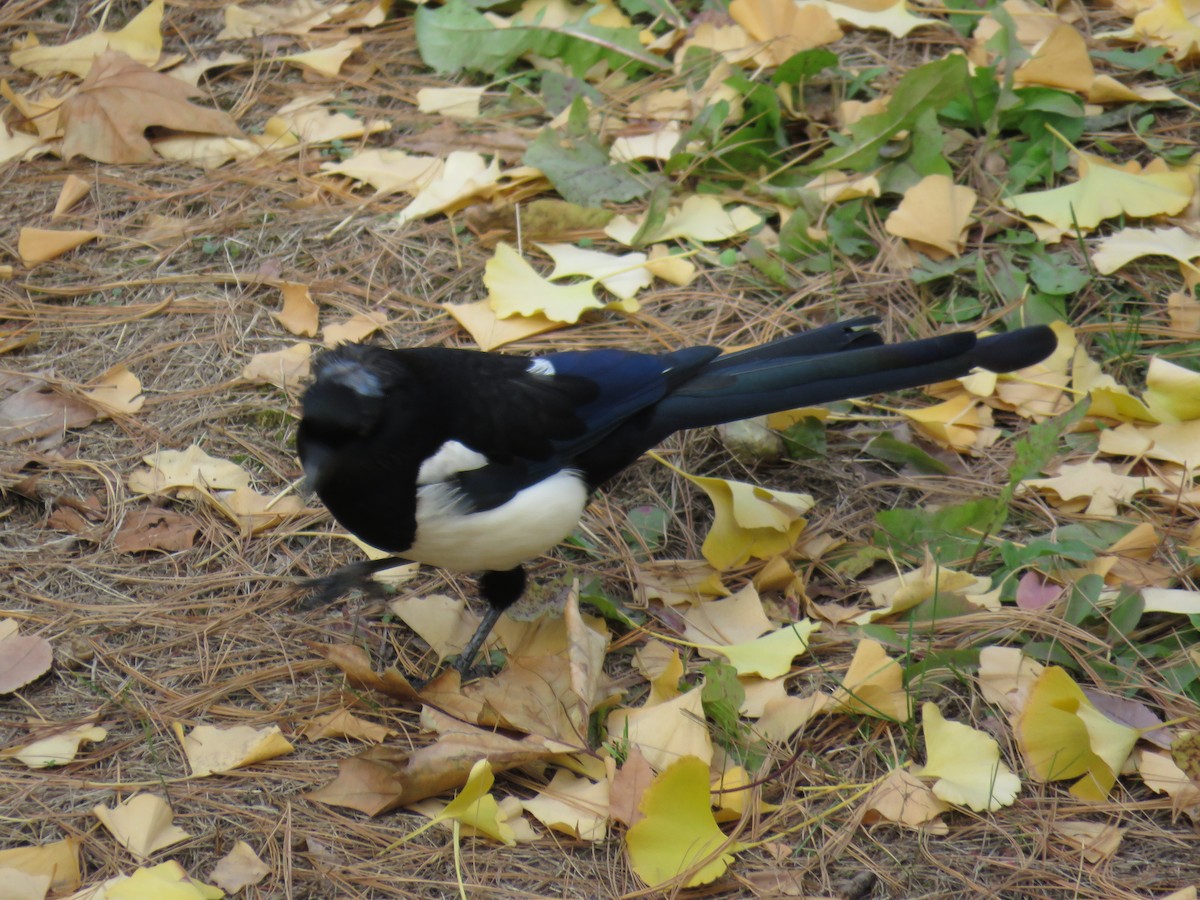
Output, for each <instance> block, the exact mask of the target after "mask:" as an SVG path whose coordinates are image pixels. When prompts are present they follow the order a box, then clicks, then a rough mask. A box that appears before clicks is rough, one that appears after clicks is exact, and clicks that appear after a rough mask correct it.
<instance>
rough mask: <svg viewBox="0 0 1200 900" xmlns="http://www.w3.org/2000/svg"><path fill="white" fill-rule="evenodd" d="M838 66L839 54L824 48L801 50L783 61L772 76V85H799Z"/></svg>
mask: <svg viewBox="0 0 1200 900" xmlns="http://www.w3.org/2000/svg"><path fill="white" fill-rule="evenodd" d="M837 64H838V57H837V54H836V53H834V52H833V51H831V50H826V49H825V48H824V47H816V48H814V49H812V50H801V51H800V52H799V53H797V54H796V55H794V56H789V57H788V58H787V59H785V60H784V61H783V63H782V64H781V65H780V66H779V67H778V68H777V69H776V70H775V74H774V75H772V76H771V83H772V84H790V85H797V84H800V82H802V81H807V80H808V79H809V78H812V77H813V76H814V75H816V74H818V73H820V72H823V71H825V70H826V69H831V68H833V67H834V66H836V65H837Z"/></svg>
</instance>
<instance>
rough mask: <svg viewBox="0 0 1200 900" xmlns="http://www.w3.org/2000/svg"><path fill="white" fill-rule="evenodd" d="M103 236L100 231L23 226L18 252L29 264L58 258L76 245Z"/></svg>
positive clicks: (34, 264)
mask: <svg viewBox="0 0 1200 900" xmlns="http://www.w3.org/2000/svg"><path fill="white" fill-rule="evenodd" d="M99 237H103V235H102V234H101V233H100V232H98V231H55V230H52V229H49V228H22V229H21V233H20V236H19V237H18V238H17V253H18V254H20V256H21V262H23V263H24V264H25V265H27V266H36V265H37V264H38V263H43V262H48V261H49V260H52V259H57V258H58V257H60V256H62V255H63V254H64V253H69V252H70V251H72V250H74V249H75V248H76V247H79V246H82V245H83V244H86V243H87V242H88V241H94V240H96V238H99Z"/></svg>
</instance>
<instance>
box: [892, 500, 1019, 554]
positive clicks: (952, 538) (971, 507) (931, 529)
mask: <svg viewBox="0 0 1200 900" xmlns="http://www.w3.org/2000/svg"><path fill="white" fill-rule="evenodd" d="M1002 509H1003V508H1002V507H1001V505H1000V502H999V501H998V500H995V499H992V498H986V499H982V500H969V501H967V502H966V503H960V504H957V505H956V506H947V507H943V508H942V509H939V510H937V511H936V512H929V511H927V510H923V509H888V510H883V511H881V512H878V513H876V514H875V523H876V524H877V525H878V526H879V529H878V530H877V531H876V532H875V536H874V538H873V542H874V543H875V545H876V546H878V547H891V548H892V552H893V553H896V554H897V555H899V556H904V557H907V558H909V559H911V560H914V561H919V560H922V559H924V557H925V549H926V548H927V547H928V548H929V552H930V553H932V554H933V558H934V559H935V560H936V561H937V562H940V563H943V564H947V563H951V562H954V561H956V560H963V559H969V558H970V557H972V556H974V555H975V551H976V549H977V548H978V547H979V542H980V541H981V540H982V539H983V537H984V535H985V534H988V533H990V532H991V531H992V528H993V523H994V522H995V520H996V517H997V515H998V514H999V513H1000V512H1001V511H1002Z"/></svg>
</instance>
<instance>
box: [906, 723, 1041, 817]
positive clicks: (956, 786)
mask: <svg viewBox="0 0 1200 900" xmlns="http://www.w3.org/2000/svg"><path fill="white" fill-rule="evenodd" d="M921 727H922V729H923V731H924V732H925V760H926V762H925V765H924V766H923V767H921V768H920V769H917V770H916V771H915V772H913V774H914V775H916V776H917V777H919V778H937V779H938V780H937V781H936V782H935V783H934V785H933V792H934V793H935V794H936V795H937V796H938V797H939V798H940V799H942V800H945V801H946V802H947V803H954V804H956V805H958V806H968V807H970V808H971V809H973V810H975V811H976V812H982V811H983V810H985V809H986V810H991V811H993V812H994V811H995V810H997V809H1000V807H1002V806H1011V805H1012V803H1013V801H1014V800H1016V799H1017V792H1018V791H1019V790H1020V789H1021V779H1020V778H1018V777H1017V776H1016V775H1015V774H1013V772H1012V770H1011V769H1009V768H1008V766H1006V765H1005V764H1004V763H1003V762H1001V761H1000V745H999V744H997V743H996V741H995V740H994V739H993V738H991V737H990V736H988V735H987V734H985V733H984V732H982V731H977V730H976V729H974V728H971V727H970V726H968V725H963V724H962V723H961V722H949V721H947V720H946V719H944V718H942V711H941V710H940V709H938V706H937V704H936V703H925V704H924V705H922V707H921Z"/></svg>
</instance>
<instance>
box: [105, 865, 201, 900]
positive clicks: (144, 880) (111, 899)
mask: <svg viewBox="0 0 1200 900" xmlns="http://www.w3.org/2000/svg"><path fill="white" fill-rule="evenodd" d="M89 893H90V891H89ZM103 896H104V897H106V898H108V900H147V898H150V897H154V898H156V900H166V898H170V900H221V898H222V897H224V896H225V892H224V891H222V890H221V889H220V888H217V887H213V886H212V885H211V884H205V883H204V882H203V881H197V880H196V879H195V878H193V877H192V876H191V875H189V874H188V873H187V871H186V870H185V869H184V868H183V866H181V865H180V864H179V863H177V862H176V861H175V860H173V859H169V860H167V861H166V862H164V863H159V864H158V865H157V866H149V867H148V868H143V869H137V870H135V871H134V873H133V874H132V875H129V876H125V875H118V876H117V877H116V878H113V879H110V880H109V881H107V882H105V884H104V892H103Z"/></svg>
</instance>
